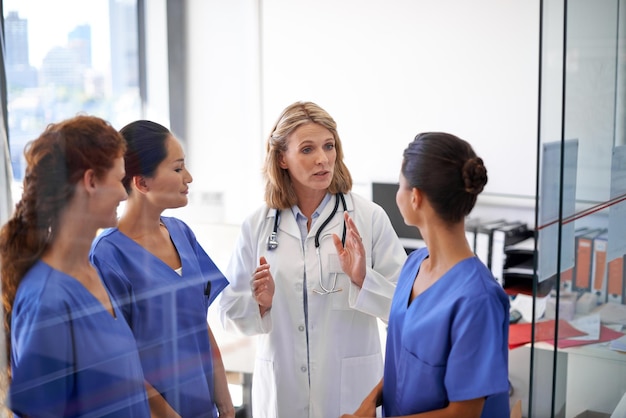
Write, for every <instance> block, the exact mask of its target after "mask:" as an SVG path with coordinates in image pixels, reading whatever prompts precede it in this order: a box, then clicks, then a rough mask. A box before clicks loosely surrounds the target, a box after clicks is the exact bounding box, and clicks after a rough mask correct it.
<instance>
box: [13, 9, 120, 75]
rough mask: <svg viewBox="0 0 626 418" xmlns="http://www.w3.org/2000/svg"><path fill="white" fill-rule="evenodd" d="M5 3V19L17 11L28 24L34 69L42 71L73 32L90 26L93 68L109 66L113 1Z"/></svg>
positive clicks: (31, 62)
mask: <svg viewBox="0 0 626 418" xmlns="http://www.w3.org/2000/svg"><path fill="white" fill-rule="evenodd" d="M3 3H4V14H5V16H7V15H8V14H9V12H11V11H17V12H18V15H19V17H20V18H22V19H27V20H28V37H29V45H28V48H29V56H30V64H31V65H33V66H35V67H38V68H39V67H40V66H41V62H42V61H43V58H44V57H45V55H46V53H47V52H48V51H49V50H50V49H52V48H53V47H55V46H65V45H66V44H67V35H68V33H69V32H70V31H72V30H73V29H74V28H75V27H76V26H78V25H82V24H89V25H90V26H91V37H92V45H91V49H92V63H93V67H94V68H96V69H103V68H106V67H108V66H109V53H108V51H109V50H110V43H109V18H108V16H109V0H55V1H50V0H4V1H3ZM96 51H107V53H95V52H96Z"/></svg>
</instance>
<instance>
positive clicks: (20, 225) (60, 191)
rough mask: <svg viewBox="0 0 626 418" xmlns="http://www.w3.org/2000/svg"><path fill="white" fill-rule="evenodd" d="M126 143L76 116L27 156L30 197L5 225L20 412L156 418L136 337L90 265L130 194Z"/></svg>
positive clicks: (13, 374)
mask: <svg viewBox="0 0 626 418" xmlns="http://www.w3.org/2000/svg"><path fill="white" fill-rule="evenodd" d="M125 149H126V146H125V143H124V139H123V138H122V136H121V135H120V134H119V133H118V132H117V131H116V130H115V129H114V128H113V127H111V126H110V125H109V124H108V123H107V122H105V121H104V120H102V119H99V118H96V117H92V116H77V117H74V118H72V119H68V120H65V121H63V122H60V123H55V124H51V125H49V126H48V127H47V128H46V130H45V131H44V132H43V133H42V134H41V135H40V136H39V138H37V139H36V140H35V141H33V142H31V143H30V144H29V146H28V148H27V150H26V152H25V156H26V162H27V168H26V175H25V177H24V183H23V189H24V191H23V194H22V198H21V200H20V201H19V202H18V203H17V206H16V208H15V212H14V214H13V216H12V217H11V219H9V221H8V222H7V223H6V224H5V225H4V226H3V227H2V230H1V231H0V264H1V269H0V274H1V276H2V301H3V305H4V311H5V314H4V315H5V316H4V320H5V321H4V325H5V332H6V338H7V345H8V350H7V351H8V354H9V364H10V367H9V373H8V375H7V376H3V377H4V378H8V381H7V380H5V382H4V383H9V381H10V386H9V387H8V392H9V393H8V397H7V403H8V406H9V407H10V409H11V410H12V411H13V413H14V414H15V415H16V416H28V417H79V416H80V417H84V416H91V417H96V416H97V417H149V416H150V410H149V407H148V400H147V396H146V391H145V387H144V375H143V372H142V368H141V362H140V360H139V354H138V351H137V346H136V343H135V339H134V337H133V333H132V331H131V330H130V328H129V327H128V325H127V324H126V322H125V321H124V319H123V316H122V311H121V309H120V307H119V306H118V303H117V301H116V300H115V299H114V298H113V297H111V292H110V290H109V289H108V288H107V287H106V286H105V285H104V284H103V282H102V280H101V277H100V276H99V275H98V272H97V271H96V269H95V268H94V266H93V265H92V264H91V263H90V262H89V248H90V246H91V242H92V240H93V238H94V237H95V235H96V233H97V231H98V229H100V228H106V227H111V226H114V225H116V224H117V211H116V209H117V206H118V204H119V203H120V202H121V201H123V200H125V199H126V198H127V195H126V191H125V190H124V186H123V185H122V178H123V177H124V151H125ZM3 389H7V387H4V388H3Z"/></svg>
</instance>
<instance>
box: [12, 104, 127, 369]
mask: <svg viewBox="0 0 626 418" xmlns="http://www.w3.org/2000/svg"><path fill="white" fill-rule="evenodd" d="M125 149H126V148H125V143H124V140H123V138H122V137H121V135H120V134H119V133H118V132H117V131H116V130H115V129H114V128H113V127H112V126H111V125H110V124H109V123H108V122H106V121H105V120H103V119H100V118H98V117H94V116H84V115H81V116H76V117H73V118H71V119H67V120H65V121H62V122H59V123H53V124H50V125H48V126H47V127H46V129H45V130H44V132H43V133H42V134H41V135H40V136H39V138H37V139H35V140H34V141H31V142H30V143H29V144H27V146H26V148H25V151H24V155H25V157H26V172H25V176H24V180H23V192H22V197H21V199H20V201H19V202H18V203H17V204H16V206H15V210H14V212H13V214H12V216H11V218H10V219H9V220H8V222H7V223H6V224H4V225H3V226H2V229H0V276H1V279H2V304H3V307H4V329H5V338H6V347H7V355H8V360H9V361H8V363H7V365H8V367H9V370H8V374H7V376H6V377H7V378H8V380H10V364H11V362H10V352H11V315H12V312H13V302H14V301H15V295H16V293H17V289H18V287H19V285H20V282H21V280H22V278H23V277H24V275H25V274H26V272H27V271H28V270H29V269H30V268H31V267H32V266H33V265H34V264H35V262H36V261H37V260H38V259H39V258H40V257H41V256H42V255H43V253H44V252H45V251H46V250H47V249H48V247H49V246H50V244H51V243H52V242H53V241H54V238H55V236H56V234H57V233H58V231H57V227H58V222H59V217H60V214H61V212H62V211H63V209H64V208H65V207H66V206H67V204H68V203H69V202H70V201H71V200H72V198H73V196H74V193H75V190H76V185H77V183H78V182H79V181H80V180H81V179H82V177H83V175H84V173H85V171H87V170H88V169H91V170H93V171H94V174H95V176H96V177H97V178H104V176H105V175H106V173H107V172H108V171H109V170H110V169H111V168H112V167H113V165H114V163H115V159H117V158H120V157H122V155H123V154H124V151H125Z"/></svg>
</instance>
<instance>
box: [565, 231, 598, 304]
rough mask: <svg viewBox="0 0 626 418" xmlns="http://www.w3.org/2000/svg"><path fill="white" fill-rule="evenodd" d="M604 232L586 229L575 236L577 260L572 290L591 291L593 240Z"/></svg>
mask: <svg viewBox="0 0 626 418" xmlns="http://www.w3.org/2000/svg"><path fill="white" fill-rule="evenodd" d="M602 232H604V230H603V229H599V228H598V229H592V230H590V231H589V232H587V231H584V232H583V233H582V234H581V235H576V237H575V257H576V258H575V262H574V274H573V277H572V290H573V291H580V292H590V291H591V274H592V269H591V267H592V261H593V240H594V238H595V237H596V236H598V235H600V234H601V233H602Z"/></svg>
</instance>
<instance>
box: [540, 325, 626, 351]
mask: <svg viewBox="0 0 626 418" xmlns="http://www.w3.org/2000/svg"><path fill="white" fill-rule="evenodd" d="M623 336H624V334H623V333H621V332H619V331H615V330H612V329H611V328H609V327H605V326H604V325H601V326H600V338H599V339H597V340H568V339H566V338H564V339H562V340H559V341H558V343H557V346H558V347H559V348H568V347H578V346H581V345H587V344H596V343H604V342H607V341H613V340H616V339H618V338H621V337H623ZM549 342H550V343H554V341H549Z"/></svg>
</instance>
